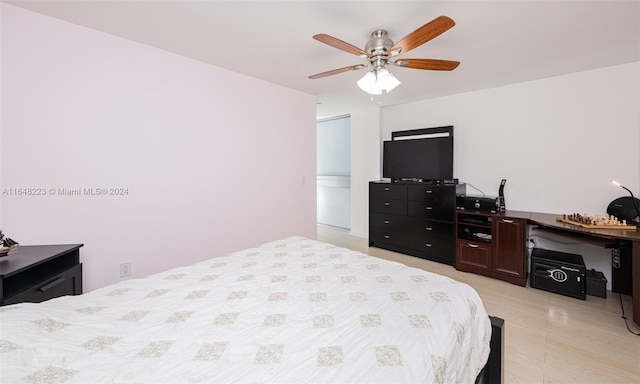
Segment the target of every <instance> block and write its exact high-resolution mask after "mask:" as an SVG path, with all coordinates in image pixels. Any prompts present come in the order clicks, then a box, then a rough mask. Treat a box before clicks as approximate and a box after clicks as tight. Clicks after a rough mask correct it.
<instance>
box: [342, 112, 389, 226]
mask: <svg viewBox="0 0 640 384" xmlns="http://www.w3.org/2000/svg"><path fill="white" fill-rule="evenodd" d="M381 148H382V142H381V141H380V108H379V107H377V106H375V107H371V108H368V109H362V110H357V111H353V112H351V231H350V233H351V234H352V235H354V236H359V237H364V238H367V237H369V181H372V180H378V179H379V178H380V161H381Z"/></svg>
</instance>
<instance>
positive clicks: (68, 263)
mask: <svg viewBox="0 0 640 384" xmlns="http://www.w3.org/2000/svg"><path fill="white" fill-rule="evenodd" d="M82 246H83V244H64V245H26V246H20V247H19V248H18V249H16V250H14V251H12V252H10V253H9V254H8V255H7V256H4V257H0V306H2V305H8V304H16V303H22V302H32V303H39V302H41V301H45V300H49V299H52V298H54V297H59V296H64V295H79V294H81V293H82V264H81V263H80V247H82Z"/></svg>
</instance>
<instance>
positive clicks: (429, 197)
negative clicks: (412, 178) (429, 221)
mask: <svg viewBox="0 0 640 384" xmlns="http://www.w3.org/2000/svg"><path fill="white" fill-rule="evenodd" d="M450 196H451V198H450ZM407 199H408V200H415V201H424V202H432V201H444V200H445V199H452V200H453V201H454V202H455V188H453V187H448V186H442V185H431V184H426V185H423V184H420V185H409V186H408V189H407Z"/></svg>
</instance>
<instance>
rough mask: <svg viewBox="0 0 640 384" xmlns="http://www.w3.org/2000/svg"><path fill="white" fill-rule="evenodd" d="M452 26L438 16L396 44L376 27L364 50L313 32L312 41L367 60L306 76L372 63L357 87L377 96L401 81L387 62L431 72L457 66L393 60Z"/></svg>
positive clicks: (450, 21)
mask: <svg viewBox="0 0 640 384" xmlns="http://www.w3.org/2000/svg"><path fill="white" fill-rule="evenodd" d="M454 25H455V22H454V21H453V20H452V19H451V18H449V17H447V16H439V17H437V18H435V19H433V20H431V21H430V22H428V23H426V24H425V25H423V26H422V27H420V28H418V29H416V30H415V31H413V32H411V33H410V34H408V35H407V36H405V37H404V38H402V39H401V40H400V41H398V42H397V43H395V44H394V42H393V40H391V39H390V38H389V37H388V33H387V31H385V30H384V29H378V30H375V31H373V32H372V33H371V40H369V41H368V42H367V44H366V45H365V47H364V50H362V49H360V48H358V47H356V46H353V45H351V44H349V43H346V42H344V41H342V40H340V39H337V38H335V37H333V36H329V35H327V34H324V33H321V34H317V35H314V36H313V38H314V39H315V40H318V41H320V42H322V43H325V44H327V45H330V46H332V47H334V48H338V49H340V50H342V51H345V52H347V53H351V54H353V55H356V56H359V57H361V58H364V59H367V60H368V63H367V64H356V65H350V66H348V67H343V68H338V69H334V70H331V71H326V72H322V73H318V74H315V75H312V76H309V78H310V79H320V78H323V77H327V76H332V75H337V74H339V73H343V72H348V71H355V70H358V69H362V68H366V67H369V66H372V67H373V71H372V72H368V73H367V74H366V75H365V76H364V77H363V78H362V79H360V81H358V86H360V88H362V89H363V90H364V91H365V92H368V93H371V94H374V95H379V94H381V93H382V91H387V92H389V91H390V90H391V89H393V88H394V87H395V86H397V85H398V84H400V82H399V81H398V80H397V79H396V78H395V77H394V76H393V75H392V74H390V73H389V71H387V70H386V69H385V66H386V65H387V64H389V65H395V66H398V67H404V68H411V69H422V70H432V71H451V70H454V69H456V68H457V67H458V65H460V62H459V61H450V60H439V59H394V58H395V57H396V56H398V55H399V54H402V53H407V52H409V51H410V50H412V49H414V48H417V47H419V46H421V45H422V44H424V43H426V42H427V41H429V40H432V39H434V38H436V37H438V36H439V35H441V34H442V33H444V32H446V31H447V30H449V29H450V28H452V27H453V26H454Z"/></svg>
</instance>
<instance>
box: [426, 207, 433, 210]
mask: <svg viewBox="0 0 640 384" xmlns="http://www.w3.org/2000/svg"><path fill="white" fill-rule="evenodd" d="M425 209H426V210H427V211H430V210H432V209H433V207H425Z"/></svg>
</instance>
